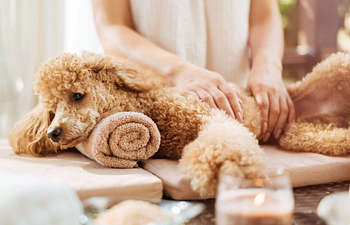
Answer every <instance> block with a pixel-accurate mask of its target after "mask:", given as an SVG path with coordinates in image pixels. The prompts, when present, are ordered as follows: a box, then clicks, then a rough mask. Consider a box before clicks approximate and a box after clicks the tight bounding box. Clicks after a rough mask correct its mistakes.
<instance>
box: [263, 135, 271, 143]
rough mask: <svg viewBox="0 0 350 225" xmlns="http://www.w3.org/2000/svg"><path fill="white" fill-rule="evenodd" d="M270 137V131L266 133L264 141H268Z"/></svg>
mask: <svg viewBox="0 0 350 225" xmlns="http://www.w3.org/2000/svg"><path fill="white" fill-rule="evenodd" d="M269 138H270V133H266V134H265V137H264V140H263V141H264V142H266V141H267V140H269Z"/></svg>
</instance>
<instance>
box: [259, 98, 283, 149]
mask: <svg viewBox="0 0 350 225" xmlns="http://www.w3.org/2000/svg"><path fill="white" fill-rule="evenodd" d="M268 96H269V118H268V125H267V131H266V134H265V136H264V139H263V141H265V142H266V141H267V140H269V138H270V135H271V133H272V131H273V129H274V128H275V125H276V122H277V120H278V117H279V114H280V103H279V98H276V97H275V96H274V95H272V94H269V95H268Z"/></svg>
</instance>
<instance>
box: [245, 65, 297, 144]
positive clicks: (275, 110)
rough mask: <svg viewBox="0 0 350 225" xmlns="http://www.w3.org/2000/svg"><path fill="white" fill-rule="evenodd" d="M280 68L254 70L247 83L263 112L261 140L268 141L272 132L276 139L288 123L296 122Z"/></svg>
mask: <svg viewBox="0 0 350 225" xmlns="http://www.w3.org/2000/svg"><path fill="white" fill-rule="evenodd" d="M281 72H282V71H281V69H280V68H278V67H269V68H268V67H264V68H252V70H251V72H250V74H249V77H248V83H247V89H248V90H250V91H251V92H252V93H253V95H254V97H255V99H256V101H257V103H258V105H259V108H260V110H261V120H262V129H261V132H262V133H261V135H260V139H263V141H265V142H266V141H267V140H268V139H269V138H270V136H271V134H272V132H273V134H274V136H275V138H276V139H278V138H279V137H280V136H281V133H282V131H283V128H284V126H285V124H286V122H287V121H288V122H290V123H291V122H294V120H295V109H294V104H293V101H292V100H291V98H290V97H289V94H288V92H287V90H286V88H285V86H284V85H283V81H282V76H281Z"/></svg>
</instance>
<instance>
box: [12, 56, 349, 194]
mask: <svg viewBox="0 0 350 225" xmlns="http://www.w3.org/2000/svg"><path fill="white" fill-rule="evenodd" d="M349 62H350V58H349V55H348V54H345V53H338V54H336V55H333V56H331V57H330V58H329V59H327V60H326V61H324V62H323V63H321V64H319V65H317V66H316V67H315V68H314V70H313V72H312V73H311V74H309V75H308V76H307V77H306V78H304V79H303V81H302V82H298V83H296V84H294V85H292V86H291V87H289V88H288V91H289V93H290V95H291V97H292V99H293V101H294V103H295V107H296V113H297V118H298V119H297V121H298V122H296V123H293V124H288V125H287V127H286V129H285V133H284V134H283V136H282V137H281V139H280V144H281V145H282V147H284V148H286V149H292V150H297V151H312V152H319V153H325V154H331V155H341V154H346V153H347V152H348V151H349V150H350V145H349V141H348V139H349V138H350V136H349V138H348V135H347V127H348V126H349V115H350V113H349V112H350V110H349V107H350V104H349V100H348V99H349V98H348V96H350V90H347V85H349V81H350V64H349ZM230 85H231V87H232V88H233V89H234V90H235V91H236V92H237V95H238V97H239V98H240V99H242V102H243V103H242V108H243V111H244V121H243V123H242V124H241V123H239V122H238V121H236V120H234V119H232V118H230V117H229V116H227V115H226V114H225V113H224V112H223V111H222V110H218V109H211V108H210V107H209V106H208V105H207V104H206V103H203V102H202V101H200V100H199V99H197V98H196V97H194V96H192V95H190V94H188V93H187V92H186V91H184V90H181V89H178V88H170V87H164V86H163V85H162V84H161V82H159V78H158V77H155V76H154V75H152V74H151V73H149V72H146V71H143V72H142V73H141V72H138V71H137V70H136V69H135V66H132V65H130V64H128V63H126V62H123V61H120V60H117V59H115V58H114V57H112V56H102V55H96V54H92V53H87V52H85V53H83V54H82V56H81V57H79V56H77V55H75V54H63V55H60V56H58V57H56V58H53V59H51V60H49V61H48V62H46V63H44V64H43V65H41V67H40V69H39V73H38V74H37V75H36V78H35V84H34V89H35V92H36V94H38V95H39V100H40V103H39V105H38V106H36V107H35V108H34V109H33V110H32V111H31V112H30V113H28V114H27V115H26V116H25V117H23V118H22V119H21V120H20V121H19V122H18V123H17V124H16V125H15V127H14V129H13V131H12V133H11V134H10V137H9V140H10V144H11V146H12V147H13V150H14V152H15V153H17V154H21V153H27V154H31V155H35V156H41V155H50V154H55V153H57V152H59V151H61V150H65V149H68V148H71V147H74V146H76V145H77V144H78V143H80V142H81V141H83V140H84V139H86V138H87V137H88V135H89V134H90V132H91V130H92V129H93V128H94V126H95V125H96V124H97V123H98V122H99V121H100V120H101V119H103V118H105V117H107V116H109V115H112V114H114V113H116V112H123V111H135V112H141V113H144V114H145V115H147V116H149V117H150V118H152V119H153V121H154V122H155V123H156V124H157V126H158V129H159V131H160V133H161V146H160V150H159V151H158V152H157V153H156V155H155V157H161V158H170V159H180V169H181V170H182V171H183V172H185V173H187V175H188V176H189V178H190V179H191V185H192V188H193V189H194V190H195V191H197V192H199V193H200V195H201V196H203V197H205V196H210V195H213V193H214V192H215V190H216V185H217V180H218V175H219V173H220V171H221V170H223V169H225V168H227V167H237V166H238V167H247V168H250V169H249V170H245V171H247V172H246V174H245V175H246V176H259V175H260V174H259V173H261V171H262V170H261V168H262V167H263V166H264V161H263V151H262V150H261V149H260V147H259V145H258V141H257V139H256V137H257V136H259V135H260V131H261V122H260V121H261V120H260V111H259V108H258V106H257V104H256V102H255V100H254V98H253V97H252V95H251V94H250V93H248V92H246V91H244V90H243V89H241V88H239V87H237V86H236V85H234V84H230ZM348 146H349V147H348Z"/></svg>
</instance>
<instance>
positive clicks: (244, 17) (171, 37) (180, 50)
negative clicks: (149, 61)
mask: <svg viewBox="0 0 350 225" xmlns="http://www.w3.org/2000/svg"><path fill="white" fill-rule="evenodd" d="M130 5H131V10H132V15H133V20H134V25H135V29H136V31H137V32H139V33H140V34H142V35H143V36H145V37H146V38H147V39H149V40H151V41H152V42H154V43H156V44H157V45H158V46H160V47H162V48H164V49H165V50H168V51H170V52H172V53H174V54H176V55H178V56H180V57H181V58H183V59H186V60H188V61H190V62H191V63H193V64H194V65H197V66H200V67H202V68H207V69H209V70H212V71H215V72H217V73H219V74H221V75H222V76H223V77H224V78H225V79H226V80H227V81H230V82H234V83H236V84H238V85H240V86H241V87H245V86H246V82H247V76H248V73H249V59H248V32H249V9H250V0H130Z"/></svg>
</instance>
